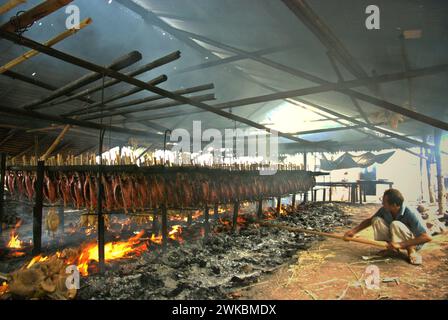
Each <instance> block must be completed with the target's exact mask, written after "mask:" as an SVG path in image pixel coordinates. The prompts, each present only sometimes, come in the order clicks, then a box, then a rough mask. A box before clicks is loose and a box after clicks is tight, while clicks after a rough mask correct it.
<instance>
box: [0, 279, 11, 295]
mask: <svg viewBox="0 0 448 320" xmlns="http://www.w3.org/2000/svg"><path fill="white" fill-rule="evenodd" d="M8 288H9V286H8V284H7V283H6V281H5V282H3V283H2V285H1V286H0V296H1V295H3V294H5V293H6V292H8Z"/></svg>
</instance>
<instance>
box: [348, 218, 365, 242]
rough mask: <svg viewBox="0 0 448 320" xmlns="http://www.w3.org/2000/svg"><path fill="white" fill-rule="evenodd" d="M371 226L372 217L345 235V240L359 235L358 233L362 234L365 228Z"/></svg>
mask: <svg viewBox="0 0 448 320" xmlns="http://www.w3.org/2000/svg"><path fill="white" fill-rule="evenodd" d="M371 225H372V217H371V218H369V219H366V220H364V221H363V222H361V223H360V224H359V225H358V226H356V227H354V228H353V229H351V230H348V231H347V232H346V233H345V234H344V238H353V237H354V236H355V234H357V233H358V232H361V231H362V230H364V229H365V228H368V227H370V226H371Z"/></svg>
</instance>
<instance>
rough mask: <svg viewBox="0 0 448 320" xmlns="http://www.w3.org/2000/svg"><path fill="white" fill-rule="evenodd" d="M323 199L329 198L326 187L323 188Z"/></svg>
mask: <svg viewBox="0 0 448 320" xmlns="http://www.w3.org/2000/svg"><path fill="white" fill-rule="evenodd" d="M322 193H323V194H322V201H323V202H325V201H326V200H327V189H326V188H325V187H324V188H323V189H322Z"/></svg>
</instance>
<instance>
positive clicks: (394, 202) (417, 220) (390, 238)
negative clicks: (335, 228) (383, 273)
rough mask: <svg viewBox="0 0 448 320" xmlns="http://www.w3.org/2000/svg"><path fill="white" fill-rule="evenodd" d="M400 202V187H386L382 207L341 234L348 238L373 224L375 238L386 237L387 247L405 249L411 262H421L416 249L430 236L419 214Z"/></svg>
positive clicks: (428, 239) (395, 249) (380, 239)
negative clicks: (387, 188)
mask: <svg viewBox="0 0 448 320" xmlns="http://www.w3.org/2000/svg"><path fill="white" fill-rule="evenodd" d="M403 202H404V198H403V195H402V194H401V192H400V191H398V190H396V189H389V190H387V191H386V192H384V195H383V206H382V208H381V209H379V210H378V212H377V213H375V214H374V215H373V216H372V217H370V218H369V219H366V220H364V221H363V222H361V223H360V224H359V225H358V226H357V227H355V228H353V229H351V230H349V231H347V232H346V233H345V235H344V237H345V238H346V239H347V240H349V238H352V237H354V236H355V234H357V233H358V232H360V231H362V230H364V229H365V228H368V227H370V226H372V227H373V231H374V235H375V240H378V241H387V243H388V249H387V250H386V251H388V252H391V251H394V252H400V249H403V250H406V251H407V254H408V257H409V262H410V263H412V264H417V265H418V264H422V257H421V255H420V254H418V253H417V251H418V250H420V249H421V247H422V246H423V244H424V243H426V242H429V241H431V240H432V239H431V236H430V235H429V232H428V230H427V229H426V226H425V224H424V222H423V221H422V219H421V217H420V215H418V214H417V213H416V212H414V211H413V210H411V209H410V208H408V207H406V206H405V204H404V203H403Z"/></svg>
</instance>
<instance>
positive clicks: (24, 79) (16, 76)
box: [2, 70, 95, 103]
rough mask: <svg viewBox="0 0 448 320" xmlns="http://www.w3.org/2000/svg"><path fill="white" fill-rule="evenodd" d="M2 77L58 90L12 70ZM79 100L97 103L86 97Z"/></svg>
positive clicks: (69, 94)
mask: <svg viewBox="0 0 448 320" xmlns="http://www.w3.org/2000/svg"><path fill="white" fill-rule="evenodd" d="M2 75H3V76H7V77H8V78H11V79H14V80H19V81H22V82H24V83H28V84H31V85H33V86H36V87H39V88H42V89H46V90H50V91H55V90H57V89H58V88H57V87H56V86H53V85H51V84H48V83H46V82H43V81H40V80H38V79H35V78H34V77H28V76H25V75H23V74H20V73H17V72H13V71H11V70H8V71H6V72H4V73H3V74H2ZM66 96H69V97H70V96H72V94H71V93H68V94H66ZM77 100H79V101H81V102H83V103H94V102H95V101H93V100H91V99H89V98H84V97H80V98H77Z"/></svg>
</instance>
